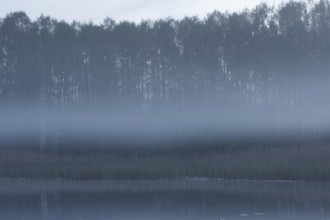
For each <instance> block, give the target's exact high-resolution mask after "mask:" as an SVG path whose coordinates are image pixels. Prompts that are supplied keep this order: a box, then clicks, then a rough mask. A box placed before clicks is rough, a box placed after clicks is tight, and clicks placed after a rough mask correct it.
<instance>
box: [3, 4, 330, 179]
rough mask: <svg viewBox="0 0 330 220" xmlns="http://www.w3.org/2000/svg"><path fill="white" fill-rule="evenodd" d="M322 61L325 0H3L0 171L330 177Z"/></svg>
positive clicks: (329, 80)
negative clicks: (135, 8) (31, 5)
mask: <svg viewBox="0 0 330 220" xmlns="http://www.w3.org/2000/svg"><path fill="white" fill-rule="evenodd" d="M329 61H330V1H329V0H319V1H288V2H286V3H282V4H280V5H277V6H271V5H267V4H266V3H262V4H259V5H258V6H256V7H255V8H253V9H245V10H242V11H240V12H221V11H213V12H210V13H209V14H208V15H207V16H206V17H204V18H200V17H197V16H191V17H185V18H183V19H178V20H176V19H173V18H165V19H158V20H142V21H140V22H129V21H120V22H118V21H115V20H113V19H112V18H110V17H108V18H105V19H104V22H103V23H102V24H94V23H92V22H90V23H81V22H79V21H74V22H72V23H68V22H66V21H63V20H57V19H54V18H51V17H49V16H46V15H41V16H40V17H38V18H37V19H35V20H31V19H30V18H29V16H28V15H27V14H26V13H25V12H22V11H18V12H12V13H9V14H7V15H6V17H4V18H1V19H0V122H1V124H0V149H1V152H2V153H1V155H0V165H1V166H0V167H1V168H0V177H7V178H15V177H16V178H17V177H18V178H22V177H24V178H45V179H47V178H67V179H113V178H114V179H131V178H137V179H139V178H142V179H143V178H146V179H153V178H155V179H157V178H181V177H196V176H204V177H209V178H227V179H240V178H245V179H287V180H329V172H330V171H329V170H330V168H329V167H330V164H329V163H328V162H327V161H328V160H327V157H328V155H329V154H330V151H329V131H330V126H329V121H330V117H329V111H330V100H329V94H330V93H329V92H330V74H329V73H330V72H329V70H330V62H329ZM96 110H97V111H96ZM54 112H55V113H54ZM189 129H190V130H189ZM212 132H213V133H212ZM267 132H268V133H267ZM266 133H267V135H268V136H267V137H266V136H265V135H264V134H266ZM111 135H113V136H111ZM180 135H181V139H180V140H179V139H176V138H177V136H180ZM141 140H144V141H141ZM145 140H148V142H147V141H145ZM14 145H15V146H20V148H19V150H18V151H16V148H14V147H13V146H14ZM128 145H129V146H128ZM22 147H23V148H22ZM13 149H14V150H13ZM22 149H25V150H24V151H22Z"/></svg>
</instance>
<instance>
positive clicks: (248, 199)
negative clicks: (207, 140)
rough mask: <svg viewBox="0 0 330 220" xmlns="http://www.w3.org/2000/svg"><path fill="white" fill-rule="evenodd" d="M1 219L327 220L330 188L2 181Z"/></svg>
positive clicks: (278, 184) (320, 185) (183, 182)
mask: <svg viewBox="0 0 330 220" xmlns="http://www.w3.org/2000/svg"><path fill="white" fill-rule="evenodd" d="M0 219H9V220H21V219H22V220H23V219H24V220H32V219H33V220H39V219H40V220H45V219H47V220H48V219H51V220H53V219H54V220H55V219H56V220H57V219H64V220H66V219H67V220H69V219H70V220H78V219H79V220H85V219H86V220H87V219H100V220H102V219H107V220H109V219H111V220H112V219H114V220H130V219H134V220H142V219H143V220H149V219H153V220H154V219H155V220H157V219H159V220H163V219H171V220H176V219H178V220H188V219H189V220H195V219H203V220H208V219H210V220H235V219H244V220H252V219H266V220H273V219H274V220H275V219H290V220H295V219H299V220H304V219H316V220H318V219H323V220H328V219H330V184H329V183H322V182H258V181H220V180H212V181H210V180H162V181H160V180H159V181H81V182H79V181H61V180H54V181H25V180H20V181H19V180H1V181H0Z"/></svg>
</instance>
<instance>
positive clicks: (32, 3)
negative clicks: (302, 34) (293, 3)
mask: <svg viewBox="0 0 330 220" xmlns="http://www.w3.org/2000/svg"><path fill="white" fill-rule="evenodd" d="M261 2H267V3H269V4H271V5H273V4H279V3H280V2H282V0H263V1H262V0H0V5H1V7H0V17H2V18H3V17H4V16H6V14H8V13H9V12H13V11H19V10H23V11H25V12H27V14H28V15H29V16H30V17H31V18H32V19H35V18H37V17H38V16H39V15H40V14H42V13H43V14H44V15H50V16H51V17H55V18H58V19H60V20H62V19H64V20H66V21H69V22H71V21H72V20H78V21H83V22H88V21H90V20H92V21H93V22H95V23H100V22H102V21H103V19H104V18H105V17H111V18H113V19H115V20H130V21H140V20H141V19H157V18H164V17H169V16H170V17H174V18H182V17H184V16H186V15H189V16H191V15H198V16H200V17H204V16H205V15H206V14H207V13H208V12H211V11H214V10H215V9H217V10H219V11H226V10H228V11H240V10H242V9H244V8H246V7H247V8H253V7H255V6H256V5H257V4H259V3H261Z"/></svg>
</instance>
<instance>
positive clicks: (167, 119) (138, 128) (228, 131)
mask: <svg viewBox="0 0 330 220" xmlns="http://www.w3.org/2000/svg"><path fill="white" fill-rule="evenodd" d="M325 89H326V88H325ZM318 91H322V92H323V89H320V88H319V90H318ZM281 92H282V93H281V96H280V97H277V99H279V100H285V99H286V97H289V96H290V95H289V94H288V93H287V92H285V91H284V90H282V91H281ZM299 94H300V97H304V98H303V99H293V100H291V102H289V103H285V102H282V103H275V102H273V103H271V102H269V103H260V104H257V105H250V104H247V102H244V100H243V99H232V100H228V99H227V100H226V101H223V100H222V102H221V103H219V101H218V102H216V100H214V102H213V103H208V104H203V103H201V104H200V105H198V102H200V100H205V99H206V95H205V97H203V95H200V96H199V98H198V99H196V100H195V101H196V102H195V104H194V105H192V104H188V103H184V102H182V103H179V104H181V105H179V104H178V103H174V102H173V103H170V102H167V103H153V104H150V105H149V106H148V107H146V106H137V105H133V104H131V105H126V107H125V108H121V109H120V108H118V107H113V106H112V105H110V104H109V105H108V104H104V103H103V104H100V105H98V104H95V103H94V104H93V105H87V104H84V105H83V106H82V105H79V106H75V107H74V106H72V107H68V108H65V109H59V108H51V107H47V106H42V107H40V106H39V107H36V106H32V105H29V104H28V103H25V104H15V105H7V107H6V108H3V109H2V110H1V112H0V121H1V124H0V139H1V140H2V141H4V142H5V143H6V141H7V144H8V143H13V141H14V142H15V143H20V144H23V145H24V143H25V144H26V143H28V142H29V141H31V140H34V144H35V145H36V146H35V147H40V146H41V147H42V148H43V147H46V146H47V145H48V144H53V145H54V143H57V144H56V145H58V146H57V147H60V145H61V144H62V145H65V143H66V142H67V143H71V144H74V143H77V142H79V143H88V144H90V145H91V146H89V147H94V145H95V146H97V145H98V144H100V143H102V145H103V146H108V147H113V146H114V145H117V146H121V145H129V146H143V145H150V144H152V145H153V147H155V148H157V146H163V145H164V144H166V143H172V144H174V143H180V142H192V141H194V140H196V141H198V140H204V141H205V140H224V139H236V140H239V139H244V138H265V137H272V138H288V137H289V138H300V139H301V138H307V139H308V138H313V137H317V136H322V135H326V134H327V132H329V131H330V114H329V112H330V102H329V101H328V99H327V96H326V95H322V94H320V93H317V92H314V93H313V92H311V91H310V90H308V89H307V88H303V87H302V88H299ZM270 99H272V100H275V97H271V98H270ZM316 99H317V100H318V101H317V102H315V100H316ZM196 103H197V104H196ZM95 106H97V107H95ZM36 140H37V142H38V144H36ZM8 145H13V144H8ZM3 146H5V144H3ZM171 146H172V145H171ZM6 147H8V146H6ZM71 147H77V146H71Z"/></svg>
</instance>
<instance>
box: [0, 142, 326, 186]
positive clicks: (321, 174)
mask: <svg viewBox="0 0 330 220" xmlns="http://www.w3.org/2000/svg"><path fill="white" fill-rule="evenodd" d="M219 149H220V150H219ZM219 149H218V150H213V151H193V152H187V153H182V152H181V153H177V152H179V151H175V150H169V151H162V152H156V151H155V152H152V153H141V154H139V153H127V152H126V153H125V154H121V153H118V152H80V153H77V152H75V153H74V152H70V153H65V152H57V153H56V152H38V151H23V150H20V151H2V152H1V153H0V178H27V179H52V178H62V179H69V180H112V179H122V180H129V179H164V178H168V179H180V178H186V177H188V178H193V177H207V178H222V179H250V180H321V181H329V180H330V160H329V158H330V144H327V143H323V144H305V145H299V146H298V145H293V144H291V145H289V146H281V147H278V146H272V147H260V146H259V147H247V148H244V147H240V148H236V149H235V150H233V149H229V148H226V149H221V148H219Z"/></svg>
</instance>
